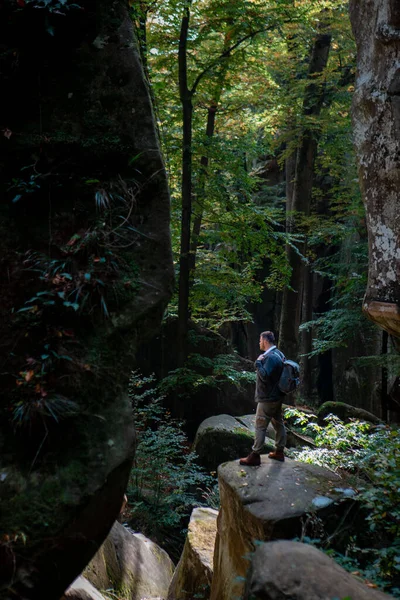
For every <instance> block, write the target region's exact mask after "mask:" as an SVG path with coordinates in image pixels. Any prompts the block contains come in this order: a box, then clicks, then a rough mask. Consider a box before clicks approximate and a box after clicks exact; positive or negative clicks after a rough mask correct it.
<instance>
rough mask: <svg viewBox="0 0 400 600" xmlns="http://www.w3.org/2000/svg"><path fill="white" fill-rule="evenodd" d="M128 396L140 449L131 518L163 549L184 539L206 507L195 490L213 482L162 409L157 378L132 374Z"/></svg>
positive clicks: (178, 427) (131, 493)
mask: <svg viewBox="0 0 400 600" xmlns="http://www.w3.org/2000/svg"><path fill="white" fill-rule="evenodd" d="M129 393H130V397H131V399H132V402H133V411H134V418H135V425H136V430H137V446H136V453H135V464H134V467H133V469H132V471H131V475H130V479H129V484H128V490H127V496H128V499H129V503H130V506H131V507H132V515H131V519H130V521H129V524H130V525H131V526H132V527H134V528H137V529H139V530H140V531H141V532H143V533H144V534H145V535H148V536H149V537H150V538H152V539H154V540H155V541H156V542H157V543H159V544H160V545H161V546H165V545H167V546H168V545H170V544H172V546H173V547H175V549H176V545H177V544H181V543H182V541H183V533H184V532H183V531H182V528H183V527H184V525H185V523H187V519H188V517H189V515H190V512H191V510H192V508H193V507H195V506H201V505H204V502H201V501H200V500H199V499H198V494H197V487H198V486H204V487H207V486H210V485H211V482H212V478H211V477H210V476H209V475H206V474H205V473H204V472H203V471H202V470H201V468H200V467H199V466H198V465H197V463H196V460H197V457H196V454H195V453H194V452H192V451H190V449H189V443H188V440H187V438H186V435H185V433H184V432H183V429H182V422H180V421H178V420H176V419H173V418H172V417H171V415H170V413H169V412H168V411H167V410H166V409H165V408H163V406H162V399H163V397H162V395H159V393H158V392H157V390H156V387H155V381H154V377H141V376H140V375H139V374H138V373H137V372H133V373H132V376H131V379H130V384H129Z"/></svg>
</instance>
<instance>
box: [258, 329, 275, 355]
mask: <svg viewBox="0 0 400 600" xmlns="http://www.w3.org/2000/svg"><path fill="white" fill-rule="evenodd" d="M274 345H275V336H274V334H273V333H272V331H263V332H262V333H260V350H264V352H265V350H268V348H271V346H274Z"/></svg>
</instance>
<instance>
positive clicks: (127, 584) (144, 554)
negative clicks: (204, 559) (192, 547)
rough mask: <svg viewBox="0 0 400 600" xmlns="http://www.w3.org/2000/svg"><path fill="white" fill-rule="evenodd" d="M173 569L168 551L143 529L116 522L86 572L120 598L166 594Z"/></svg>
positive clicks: (129, 599) (97, 584)
mask: <svg viewBox="0 0 400 600" xmlns="http://www.w3.org/2000/svg"><path fill="white" fill-rule="evenodd" d="M173 572H174V564H173V562H172V561H171V559H170V558H169V556H168V554H167V553H166V552H165V551H164V550H162V549H161V548H160V547H159V546H157V544H154V543H153V542H152V541H151V540H149V539H148V538H146V537H145V536H144V535H142V534H141V533H132V532H131V531H129V530H128V529H126V527H124V526H123V525H121V524H120V523H118V522H116V523H114V525H113V528H112V529H111V531H110V534H109V536H108V538H107V539H106V541H105V542H104V544H103V545H102V546H101V548H100V550H99V551H98V552H97V554H96V555H95V556H94V558H93V559H92V561H91V562H90V563H89V565H88V566H87V567H86V569H85V571H84V573H83V575H84V577H85V578H86V579H87V580H88V581H90V583H91V584H92V585H94V587H95V588H96V589H98V590H100V591H101V590H106V589H109V588H112V589H113V591H114V593H115V594H117V595H118V598H120V599H121V600H125V599H126V600H140V599H141V598H144V597H145V598H154V597H158V596H159V597H162V598H165V597H166V595H167V591H168V587H169V585H170V583H171V579H172V575H173Z"/></svg>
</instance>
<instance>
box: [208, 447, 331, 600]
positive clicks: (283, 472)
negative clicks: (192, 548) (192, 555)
mask: <svg viewBox="0 0 400 600" xmlns="http://www.w3.org/2000/svg"><path fill="white" fill-rule="evenodd" d="M218 476H219V486H220V497H221V509H220V512H219V515H218V520H217V539H216V545H215V555H214V577H213V584H212V589H211V600H231V599H232V598H234V597H241V595H242V593H243V581H244V578H245V577H246V573H247V570H248V568H249V564H250V562H249V561H250V557H251V553H252V552H253V551H254V549H255V545H256V543H257V542H258V541H269V540H274V539H292V538H294V537H296V536H299V535H301V533H302V520H304V519H305V517H306V515H307V514H309V513H314V512H315V513H316V514H317V515H318V516H319V517H320V518H321V519H322V520H323V522H324V524H325V525H326V527H328V528H329V524H330V521H331V520H333V522H335V521H337V518H338V514H339V507H338V506H337V505H335V504H334V501H335V499H338V498H341V497H342V492H341V491H340V488H339V487H338V486H339V485H340V478H339V477H338V476H337V475H335V474H334V473H332V472H330V471H328V470H326V469H323V468H321V467H317V466H314V465H308V464H306V463H299V462H295V461H293V460H290V459H286V460H285V462H284V463H279V462H276V461H273V460H271V459H269V458H268V457H267V456H264V455H263V456H262V457H261V466H260V467H242V466H240V465H239V462H238V461H235V462H229V463H226V464H223V465H221V466H220V467H219V469H218ZM335 488H336V490H338V491H335ZM310 533H311V536H312V535H313V533H312V532H309V533H306V535H309V534H310ZM300 575H301V574H299V577H300ZM277 598H280V596H277Z"/></svg>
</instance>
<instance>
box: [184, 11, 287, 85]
mask: <svg viewBox="0 0 400 600" xmlns="http://www.w3.org/2000/svg"><path fill="white" fill-rule="evenodd" d="M273 27H275V23H274V25H270V26H269V27H263V28H262V29H257V30H256V31H253V32H252V33H249V34H247V35H245V36H244V37H242V38H241V39H240V40H238V41H237V42H235V43H234V44H233V45H232V46H230V47H229V48H227V49H226V50H224V51H223V52H221V54H220V55H219V57H218V58H216V59H215V60H213V61H212V62H211V63H210V64H209V65H208V67H206V68H205V69H204V70H203V71H202V72H201V73H199V75H198V76H197V77H196V79H195V81H194V83H193V85H192V89H191V90H190V93H191V94H192V96H193V94H194V93H195V91H196V89H197V86H198V85H199V83H200V81H201V80H202V79H203V77H204V76H205V75H206V74H207V73H208V72H209V71H210V70H211V69H212V68H213V67H215V66H216V65H217V64H218V63H219V62H220V61H221V60H222V59H223V58H226V57H227V56H229V55H230V53H231V52H232V51H233V50H235V49H236V48H238V47H239V46H240V45H241V44H243V42H245V41H246V40H249V39H252V38H254V37H255V36H256V35H258V34H259V33H263V32H264V31H270V30H271V29H272V28H273Z"/></svg>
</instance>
